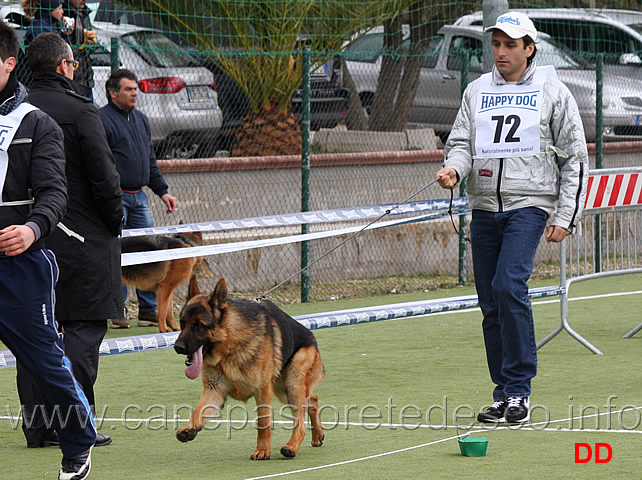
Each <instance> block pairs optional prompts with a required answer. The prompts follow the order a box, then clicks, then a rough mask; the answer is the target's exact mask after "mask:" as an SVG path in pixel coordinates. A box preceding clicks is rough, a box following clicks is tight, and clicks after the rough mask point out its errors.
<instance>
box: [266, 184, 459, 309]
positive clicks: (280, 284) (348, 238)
mask: <svg viewBox="0 0 642 480" xmlns="http://www.w3.org/2000/svg"><path fill="white" fill-rule="evenodd" d="M438 181H439V179H438V178H436V179H435V180H433V181H432V182H430V183H428V184H426V185H424V186H423V187H421V188H420V189H419V190H417V191H416V192H414V193H412V194H411V195H410V196H408V197H407V198H406V199H405V200H403V201H401V202H399V203H397V204H396V205H394V206H393V207H391V208H389V209H388V210H386V211H385V212H383V213H382V214H381V215H379V216H378V217H377V218H375V219H374V220H372V221H371V222H370V223H368V224H366V225H365V226H364V227H363V228H362V229H360V230H358V231H356V232H354V233H352V234H351V235H349V236H348V237H346V239H345V240H343V241H342V242H341V243H339V244H338V245H336V246H335V247H333V248H331V249H330V250H328V251H327V252H326V253H324V254H323V255H321V256H320V257H319V258H317V259H316V260H314V261H313V262H311V263H310V264H308V265H306V266H305V267H304V268H302V269H301V270H299V271H298V272H296V273H294V274H293V275H290V276H289V277H288V278H286V279H285V280H283V281H282V282H281V283H279V284H278V285H276V286H274V287H272V288H271V289H270V290H268V291H267V292H265V293H264V294H263V295H261V296H259V297H256V299H255V300H256V301H258V302H260V301H261V300H263V299H265V298H266V297H267V296H268V295H269V294H270V293H272V292H273V291H274V290H276V289H277V288H280V287H282V286H283V285H285V284H286V283H287V282H289V281H290V280H292V279H293V278H294V277H296V276H298V275H300V274H301V273H303V272H305V271H306V270H309V269H310V268H311V267H312V266H313V265H315V264H316V263H318V262H320V261H321V260H323V259H324V258H325V257H327V256H328V255H330V254H331V253H332V252H334V251H335V250H337V249H339V248H341V247H342V246H343V245H345V244H346V243H348V242H349V241H350V240H352V239H353V238H355V237H357V236H358V235H360V234H361V233H363V231H364V230H366V229H367V228H368V227H370V226H371V225H373V224H375V223H377V222H378V221H379V220H381V219H382V218H384V217H385V216H387V215H390V214H391V213H392V212H393V211H395V210H396V209H397V208H399V207H400V206H401V205H403V204H404V203H407V202H409V201H410V200H411V199H413V198H414V197H416V196H417V195H419V194H420V193H421V192H423V191H424V190H426V189H427V188H429V187H432V186H433V185H434V184H435V183H437V182H438ZM450 193H451V197H450V207H451V209H452V189H451V192H450ZM449 212H450V210H449ZM451 218H452V215H451ZM453 225H454V223H453Z"/></svg>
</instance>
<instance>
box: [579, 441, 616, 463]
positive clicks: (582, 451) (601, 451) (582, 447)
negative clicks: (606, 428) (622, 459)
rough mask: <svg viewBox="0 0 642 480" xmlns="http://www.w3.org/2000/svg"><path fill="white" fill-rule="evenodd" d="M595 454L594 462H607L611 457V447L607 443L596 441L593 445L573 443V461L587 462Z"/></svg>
mask: <svg viewBox="0 0 642 480" xmlns="http://www.w3.org/2000/svg"><path fill="white" fill-rule="evenodd" d="M593 454H595V463H609V462H610V461H611V458H613V449H612V448H611V445H609V444H608V443H596V444H595V445H594V446H593V447H591V445H589V444H588V443H576V444H575V463H589V462H590V461H591V459H592V458H593Z"/></svg>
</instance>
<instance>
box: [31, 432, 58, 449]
mask: <svg viewBox="0 0 642 480" xmlns="http://www.w3.org/2000/svg"><path fill="white" fill-rule="evenodd" d="M59 445H60V442H59V441H58V434H57V433H56V432H55V431H52V432H49V433H48V434H47V435H45V437H44V438H43V439H41V440H31V441H28V442H27V448H47V447H57V446H59Z"/></svg>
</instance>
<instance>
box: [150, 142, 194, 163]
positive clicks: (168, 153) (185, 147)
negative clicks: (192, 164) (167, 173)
mask: <svg viewBox="0 0 642 480" xmlns="http://www.w3.org/2000/svg"><path fill="white" fill-rule="evenodd" d="M198 149H199V144H198V143H188V142H185V143H175V142H172V143H171V144H164V145H162V146H160V147H159V148H158V149H157V152H156V158H158V159H162V160H171V159H178V160H186V159H188V158H194V157H196V152H198Z"/></svg>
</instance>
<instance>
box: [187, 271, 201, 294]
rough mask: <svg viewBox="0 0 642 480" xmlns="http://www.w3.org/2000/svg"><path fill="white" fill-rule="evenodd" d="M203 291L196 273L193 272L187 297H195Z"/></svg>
mask: <svg viewBox="0 0 642 480" xmlns="http://www.w3.org/2000/svg"><path fill="white" fill-rule="evenodd" d="M199 293H201V289H200V288H198V282H197V281H196V275H194V274H193V273H192V276H191V277H190V278H189V286H188V287H187V299H188V300H189V299H190V298H193V297H195V296H196V295H198V294H199Z"/></svg>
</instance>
